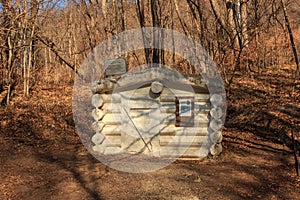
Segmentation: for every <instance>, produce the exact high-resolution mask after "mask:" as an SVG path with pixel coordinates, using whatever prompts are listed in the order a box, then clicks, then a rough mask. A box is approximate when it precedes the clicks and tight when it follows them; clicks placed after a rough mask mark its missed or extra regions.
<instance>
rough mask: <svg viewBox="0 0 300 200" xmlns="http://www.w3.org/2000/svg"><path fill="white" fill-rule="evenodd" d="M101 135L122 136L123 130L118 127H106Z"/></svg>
mask: <svg viewBox="0 0 300 200" xmlns="http://www.w3.org/2000/svg"><path fill="white" fill-rule="evenodd" d="M101 133H102V134H103V135H105V136H121V134H122V130H121V129H120V128H119V126H117V125H105V126H104V128H103V129H102V131H101Z"/></svg>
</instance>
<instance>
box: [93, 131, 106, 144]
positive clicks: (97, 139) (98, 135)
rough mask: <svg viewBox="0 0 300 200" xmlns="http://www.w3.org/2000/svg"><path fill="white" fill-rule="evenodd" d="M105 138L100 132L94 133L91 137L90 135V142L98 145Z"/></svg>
mask: <svg viewBox="0 0 300 200" xmlns="http://www.w3.org/2000/svg"><path fill="white" fill-rule="evenodd" d="M104 139H105V136H104V135H103V134H101V133H96V134H95V135H94V136H93V137H92V142H93V143H94V144H95V145H100V144H101V143H102V142H103V141H104Z"/></svg>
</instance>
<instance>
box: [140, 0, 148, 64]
mask: <svg viewBox="0 0 300 200" xmlns="http://www.w3.org/2000/svg"><path fill="white" fill-rule="evenodd" d="M136 11H137V15H138V19H139V22H140V26H141V28H144V27H145V15H144V1H143V0H141V1H140V0H136ZM141 32H142V37H143V43H144V47H145V46H146V42H147V40H146V36H145V33H144V30H143V29H141ZM144 51H145V59H146V63H150V56H151V52H150V49H147V48H144Z"/></svg>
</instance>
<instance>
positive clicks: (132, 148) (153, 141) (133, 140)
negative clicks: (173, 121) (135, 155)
mask: <svg viewBox="0 0 300 200" xmlns="http://www.w3.org/2000/svg"><path fill="white" fill-rule="evenodd" d="M143 140H144V141H145V143H146V144H147V146H148V148H149V149H150V151H149V149H148V148H147V146H146V145H145V143H144V141H143ZM143 140H142V139H141V138H140V137H139V136H137V137H134V136H131V135H123V136H122V149H124V150H126V151H128V152H148V153H149V152H153V151H155V149H156V150H158V149H159V139H158V137H152V138H147V137H143Z"/></svg>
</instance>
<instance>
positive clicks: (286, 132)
mask: <svg viewBox="0 0 300 200" xmlns="http://www.w3.org/2000/svg"><path fill="white" fill-rule="evenodd" d="M287 72H289V71H288V70H286V71H284V70H283V69H278V70H277V71H276V72H273V71H272V72H270V71H265V72H264V75H261V76H249V77H247V78H236V80H235V84H234V85H233V86H232V90H231V91H230V93H229V98H228V118H227V122H226V127H225V129H224V142H223V147H224V149H223V153H222V154H221V155H220V156H219V157H216V158H207V159H205V160H203V161H176V162H175V163H173V164H171V165H169V166H168V167H166V168H164V169H161V170H159V171H156V172H152V173H146V174H129V173H124V172H119V171H115V170H113V169H110V168H108V167H106V166H105V165H103V164H101V163H100V162H99V161H97V160H96V159H94V158H93V157H92V156H91V155H89V154H88V153H87V152H86V150H85V148H84V146H83V145H82V144H81V141H80V140H79V138H78V136H77V135H76V134H75V129H74V123H73V118H72V106H71V104H72V86H68V87H66V86H55V87H51V86H36V87H34V88H33V90H32V94H31V98H30V99H26V98H24V97H23V96H22V95H21V94H15V97H14V100H13V102H12V105H10V106H8V107H7V108H0V122H1V130H0V148H1V151H0V164H1V165H0V199H187V200H189V199H274V200H275V199H300V178H299V177H297V176H296V174H295V169H294V157H293V154H292V143H291V135H290V130H291V129H295V128H297V127H299V123H300V122H299V119H300V104H299V91H300V84H299V82H298V83H297V85H296V89H295V93H294V97H295V98H292V97H290V96H289V95H288V92H287V91H288V90H289V89H290V88H289V87H290V85H286V83H287V79H290V80H291V79H292V77H290V76H289V74H290V73H287ZM270 73H272V74H270ZM271 75H272V76H271ZM276 75H277V76H276ZM270 77H272V78H270ZM297 95H298V96H297ZM296 136H297V137H296V139H297V140H298V141H299V132H297V133H296ZM298 146H300V145H299V142H298Z"/></svg>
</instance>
